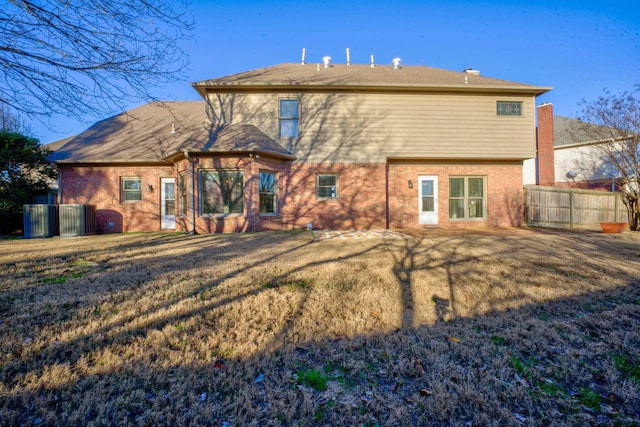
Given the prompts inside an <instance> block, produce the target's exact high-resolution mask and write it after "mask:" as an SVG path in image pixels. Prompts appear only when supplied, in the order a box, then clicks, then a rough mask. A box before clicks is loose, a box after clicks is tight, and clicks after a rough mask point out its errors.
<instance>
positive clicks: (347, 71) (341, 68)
mask: <svg viewBox="0 0 640 427" xmlns="http://www.w3.org/2000/svg"><path fill="white" fill-rule="evenodd" d="M192 85H193V87H194V88H195V89H196V90H197V91H198V92H200V94H201V95H204V94H205V92H206V90H207V89H208V88H215V89H216V90H220V89H225V88H232V89H234V90H241V89H244V88H246V89H249V88H256V87H262V88H266V89H281V88H283V87H292V86H293V87H295V89H296V90H299V89H302V88H307V89H314V90H336V89H338V88H345V89H351V90H353V89H356V88H361V89H376V90H382V89H387V90H396V91H397V90H458V91H487V90H491V91H498V92H501V91H504V92H524V93H531V94H535V95H539V94H541V93H544V92H547V91H549V90H551V88H550V87H542V86H533V85H528V84H523V83H516V82H511V81H508V80H500V79H494V78H490V77H484V76H480V75H476V74H472V73H467V72H457V71H450V70H444V69H441V68H434V67H426V66H402V67H400V68H398V69H394V68H393V67H392V66H390V65H376V66H375V67H371V66H370V65H361V64H353V65H346V64H336V65H331V66H330V67H328V68H324V67H323V66H322V65H317V64H304V65H303V64H290V63H289V64H279V65H274V66H271V67H266V68H259V69H256V70H251V71H246V72H243V73H238V74H232V75H229V76H224V77H219V78H214V79H209V80H203V81H200V82H195V83H192Z"/></svg>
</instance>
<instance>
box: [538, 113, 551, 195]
mask: <svg viewBox="0 0 640 427" xmlns="http://www.w3.org/2000/svg"><path fill="white" fill-rule="evenodd" d="M536 144H537V151H538V152H537V155H536V169H537V170H536V173H537V175H538V185H547V186H553V185H555V182H556V178H555V167H554V162H555V159H554V150H553V144H554V141H553V105H552V104H550V103H544V104H542V105H539V106H538V128H537V129H536Z"/></svg>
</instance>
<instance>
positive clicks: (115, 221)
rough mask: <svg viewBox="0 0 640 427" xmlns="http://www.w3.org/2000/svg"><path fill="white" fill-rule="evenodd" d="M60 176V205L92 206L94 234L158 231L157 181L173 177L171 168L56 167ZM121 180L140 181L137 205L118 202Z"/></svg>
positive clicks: (158, 192)
mask: <svg viewBox="0 0 640 427" xmlns="http://www.w3.org/2000/svg"><path fill="white" fill-rule="evenodd" d="M60 172H61V182H62V185H61V188H60V195H61V203H79V204H91V205H96V221H97V223H98V224H97V225H98V233H118V232H123V231H155V230H159V229H160V178H163V177H173V176H174V169H173V167H162V166H161V167H157V166H156V167H117V166H116V167H71V166H60ZM121 177H139V178H141V182H142V201H141V202H135V203H124V202H123V201H122V196H121V193H120V180H121ZM148 185H151V186H152V189H151V191H149V190H148Z"/></svg>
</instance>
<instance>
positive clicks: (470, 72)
mask: <svg viewBox="0 0 640 427" xmlns="http://www.w3.org/2000/svg"><path fill="white" fill-rule="evenodd" d="M464 72H465V73H467V74H471V75H472V76H479V75H480V70H474V69H473V68H467V69H465V70H464Z"/></svg>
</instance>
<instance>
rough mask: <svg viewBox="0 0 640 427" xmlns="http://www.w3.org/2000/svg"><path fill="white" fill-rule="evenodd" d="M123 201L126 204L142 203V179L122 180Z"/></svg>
mask: <svg viewBox="0 0 640 427" xmlns="http://www.w3.org/2000/svg"><path fill="white" fill-rule="evenodd" d="M120 188H121V189H122V195H121V199H122V201H123V202H124V203H135V202H141V201H142V179H141V178H122V182H121V186H120Z"/></svg>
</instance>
